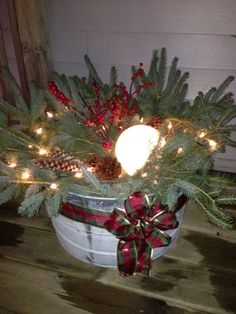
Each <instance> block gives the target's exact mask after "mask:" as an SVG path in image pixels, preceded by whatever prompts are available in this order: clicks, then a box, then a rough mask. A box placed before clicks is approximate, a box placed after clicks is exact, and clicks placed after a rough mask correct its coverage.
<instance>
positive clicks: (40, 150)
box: [38, 148, 48, 156]
mask: <svg viewBox="0 0 236 314" xmlns="http://www.w3.org/2000/svg"><path fill="white" fill-rule="evenodd" d="M38 154H39V155H41V156H43V155H47V154H48V150H47V149H46V148H40V149H39V151H38Z"/></svg>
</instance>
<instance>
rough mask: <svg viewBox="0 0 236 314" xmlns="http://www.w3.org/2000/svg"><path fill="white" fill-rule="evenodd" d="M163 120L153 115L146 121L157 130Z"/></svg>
mask: <svg viewBox="0 0 236 314" xmlns="http://www.w3.org/2000/svg"><path fill="white" fill-rule="evenodd" d="M162 123H163V120H162V118H161V117H160V116H153V117H152V118H151V119H150V120H149V121H148V122H147V125H150V126H152V127H153V128H154V129H157V130H159V129H160V128H161V126H162Z"/></svg>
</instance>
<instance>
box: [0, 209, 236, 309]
mask: <svg viewBox="0 0 236 314" xmlns="http://www.w3.org/2000/svg"><path fill="white" fill-rule="evenodd" d="M235 249H236V231H230V232H225V231H221V230H219V229H217V228H215V227H213V226H211V225H210V224H208V223H207V222H206V221H205V218H204V217H203V216H202V214H201V213H200V212H199V211H198V210H196V209H195V208H194V207H193V206H192V205H191V204H189V205H188V208H187V211H186V215H185V221H184V224H183V228H182V230H181V235H180V238H179V239H178V240H177V242H176V244H175V246H174V247H173V248H172V249H170V250H169V251H168V253H167V254H166V255H165V256H163V257H161V258H160V259H158V260H157V261H155V262H153V267H152V272H151V277H150V278H146V277H144V276H142V275H136V276H134V277H130V278H122V277H120V276H119V275H118V274H117V272H116V270H114V269H104V268H100V267H96V266H92V265H88V264H84V263H82V262H80V261H78V260H76V259H75V258H73V257H71V256H69V255H68V254H67V253H66V252H65V251H64V250H63V248H62V247H61V246H60V245H59V243H58V242H57V239H56V236H55V233H54V231H53V228H52V226H51V223H50V220H49V219H48V218H47V217H45V216H44V215H40V216H38V217H35V218H33V219H27V218H24V217H20V216H18V215H17V214H15V213H14V210H12V209H10V208H7V206H3V207H2V208H1V209H0V313H1V314H5V313H6V314H8V313H29V314H38V313H40V314H42V313H43V314H45V313H46V314H47V313H50V314H51V313H52V314H54V313H55V314H60V313H61V314H64V313H70V314H73V313H77V314H78V313H79V314H80V313H81V314H82V313H98V314H100V313H101V314H111V313H112V314H120V313H122V314H128V313H131V314H133V313H147V314H152V313H158V314H204V313H205V314H206V313H214V314H225V313H236V302H235V298H236V267H235V265H236V250H235Z"/></svg>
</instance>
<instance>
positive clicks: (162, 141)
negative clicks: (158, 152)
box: [160, 137, 166, 148]
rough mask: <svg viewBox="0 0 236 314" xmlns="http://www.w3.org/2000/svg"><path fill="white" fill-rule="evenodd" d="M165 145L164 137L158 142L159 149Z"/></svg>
mask: <svg viewBox="0 0 236 314" xmlns="http://www.w3.org/2000/svg"><path fill="white" fill-rule="evenodd" d="M165 145H166V139H165V138H164V137H162V139H161V140H160V147H161V148H162V147H164V146H165Z"/></svg>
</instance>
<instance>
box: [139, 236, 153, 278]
mask: <svg viewBox="0 0 236 314" xmlns="http://www.w3.org/2000/svg"><path fill="white" fill-rule="evenodd" d="M136 245H137V252H138V260H137V266H136V271H137V272H138V273H142V274H143V275H145V276H149V273H150V268H151V256H152V248H151V246H150V245H148V244H147V243H146V242H145V241H143V240H136Z"/></svg>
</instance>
